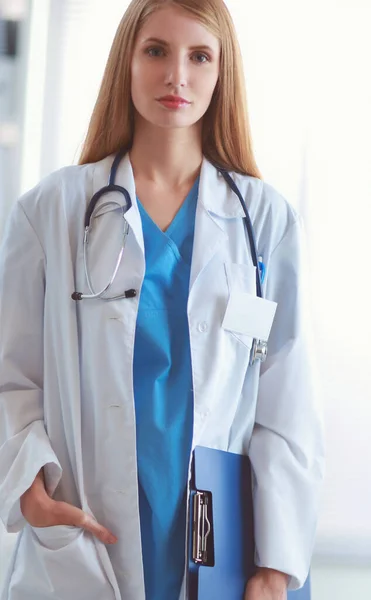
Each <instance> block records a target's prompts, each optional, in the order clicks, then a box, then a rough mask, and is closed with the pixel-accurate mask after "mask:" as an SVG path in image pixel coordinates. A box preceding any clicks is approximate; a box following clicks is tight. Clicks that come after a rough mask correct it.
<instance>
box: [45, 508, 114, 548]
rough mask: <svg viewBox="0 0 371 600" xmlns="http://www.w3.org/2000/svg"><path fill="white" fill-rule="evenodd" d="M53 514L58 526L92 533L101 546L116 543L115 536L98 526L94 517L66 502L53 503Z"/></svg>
mask: <svg viewBox="0 0 371 600" xmlns="http://www.w3.org/2000/svg"><path fill="white" fill-rule="evenodd" d="M53 512H54V515H55V518H56V520H57V521H58V524H59V525H74V526H75V527H81V528H82V529H85V530H86V531H89V532H90V533H92V534H93V535H94V536H95V537H96V538H98V540H100V541H101V542H103V544H115V543H116V542H117V538H116V536H114V535H113V533H112V532H111V531H110V530H109V529H107V528H106V527H103V525H100V524H99V523H98V521H96V520H95V519H94V517H92V516H90V515H88V514H87V513H85V512H84V511H83V510H81V508H77V506H73V505H72V504H68V503H67V502H59V501H55V505H54V510H53Z"/></svg>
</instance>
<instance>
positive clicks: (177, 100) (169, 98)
mask: <svg viewBox="0 0 371 600" xmlns="http://www.w3.org/2000/svg"><path fill="white" fill-rule="evenodd" d="M159 100H160V102H173V103H174V104H190V102H188V100H186V99H185V98H181V97H180V96H164V97H163V98H160V99H159Z"/></svg>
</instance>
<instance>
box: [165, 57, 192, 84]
mask: <svg viewBox="0 0 371 600" xmlns="http://www.w3.org/2000/svg"><path fill="white" fill-rule="evenodd" d="M187 82H188V69H187V65H186V59H184V58H183V57H182V56H173V57H169V59H168V61H167V64H166V73H165V84H166V85H167V86H170V85H171V86H173V87H174V88H175V87H185V86H186V85H187Z"/></svg>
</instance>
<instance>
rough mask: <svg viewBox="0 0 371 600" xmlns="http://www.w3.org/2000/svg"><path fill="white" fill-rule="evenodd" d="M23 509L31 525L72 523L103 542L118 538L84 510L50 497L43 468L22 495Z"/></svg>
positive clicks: (109, 542)
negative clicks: (46, 488)
mask: <svg viewBox="0 0 371 600" xmlns="http://www.w3.org/2000/svg"><path fill="white" fill-rule="evenodd" d="M20 504H21V511H22V514H23V516H24V518H25V519H26V521H27V522H28V523H29V524H30V525H31V527H53V526H55V525H70V526H74V527H81V528H82V529H85V530H86V531H89V532H90V533H92V534H93V535H94V536H95V537H97V538H98V539H99V540H100V541H101V542H103V544H115V543H116V542H117V538H116V537H115V536H114V535H113V533H111V532H110V531H109V530H108V529H106V528H105V527H103V525H100V524H99V523H98V522H97V521H96V520H95V519H94V518H93V517H91V516H90V515H88V514H86V513H84V511H83V510H81V509H80V508H77V507H76V506H73V505H72V504H68V503H67V502H60V501H57V500H53V499H52V498H50V497H49V496H48V494H47V492H46V490H45V485H44V475H43V470H42V469H41V470H40V471H39V473H38V474H37V476H36V478H35V481H34V482H33V484H32V485H31V487H30V488H29V489H28V490H27V491H26V492H25V493H24V494H23V495H22V496H21V499H20Z"/></svg>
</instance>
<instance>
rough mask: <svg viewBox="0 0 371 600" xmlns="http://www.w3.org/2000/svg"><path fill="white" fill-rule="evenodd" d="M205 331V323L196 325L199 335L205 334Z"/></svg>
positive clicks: (206, 326)
mask: <svg viewBox="0 0 371 600" xmlns="http://www.w3.org/2000/svg"><path fill="white" fill-rule="evenodd" d="M207 330H208V325H207V323H205V321H203V322H202V323H199V324H198V331H199V332H200V333H206V331H207Z"/></svg>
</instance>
